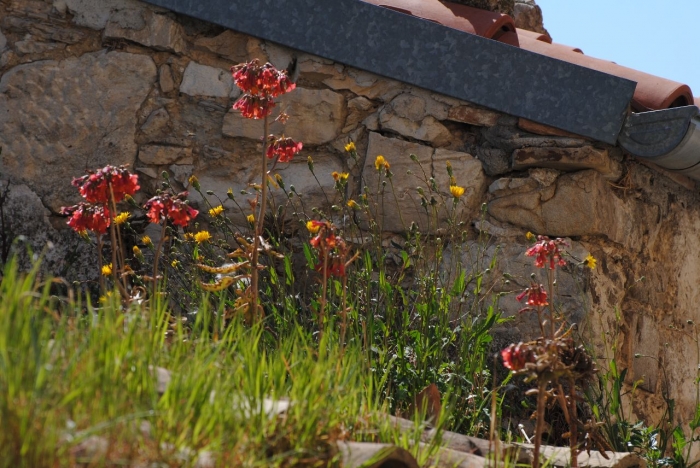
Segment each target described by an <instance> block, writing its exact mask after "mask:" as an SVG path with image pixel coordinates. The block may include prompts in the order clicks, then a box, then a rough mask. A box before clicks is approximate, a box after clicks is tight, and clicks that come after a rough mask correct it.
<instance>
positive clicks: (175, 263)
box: [170, 259, 180, 268]
mask: <svg viewBox="0 0 700 468" xmlns="http://www.w3.org/2000/svg"><path fill="white" fill-rule="evenodd" d="M170 266H171V267H173V268H177V267H179V266H180V261H179V260H177V259H176V260H173V261H172V262H170Z"/></svg>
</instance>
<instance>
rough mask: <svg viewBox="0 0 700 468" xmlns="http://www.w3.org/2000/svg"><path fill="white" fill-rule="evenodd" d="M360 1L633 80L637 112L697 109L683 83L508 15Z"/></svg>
mask: <svg viewBox="0 0 700 468" xmlns="http://www.w3.org/2000/svg"><path fill="white" fill-rule="evenodd" d="M364 1H366V2H368V3H372V4H374V5H378V6H383V7H386V8H391V9H392V10H397V11H400V12H402V13H406V14H410V15H413V16H417V17H419V18H424V19H426V20H430V21H434V22H436V23H439V24H442V25H444V26H448V27H450V28H454V29H458V30H461V31H464V32H467V33H470V34H477V35H479V36H482V37H486V38H488V39H495V40H498V41H500V42H503V43H505V44H509V45H511V46H514V47H520V48H522V49H525V50H529V51H531V52H535V53H537V54H542V55H546V56H549V57H552V58H556V59H559V60H563V61H566V62H569V63H573V64H576V65H580V66H583V67H587V68H591V69H594V70H598V71H601V72H604V73H608V74H610V75H615V76H618V77H621V78H626V79H629V80H632V81H635V82H636V83H637V88H636V90H635V93H634V98H633V100H632V108H633V110H635V111H637V112H643V111H649V110H658V109H667V108H670V107H678V106H686V105H693V104H695V105H698V106H700V98H693V95H692V92H691V90H690V87H688V86H687V85H685V84H683V83H678V82H676V81H673V80H668V79H665V78H661V77H659V76H655V75H651V74H649V73H644V72H642V71H639V70H634V69H632V68H627V67H623V66H621V65H617V64H615V63H613V62H609V61H606V60H601V59H597V58H594V57H589V56H587V55H585V54H583V52H582V51H581V49H579V48H575V47H570V46H566V45H563V44H557V43H552V39H551V37H549V36H548V35H546V34H540V33H536V32H532V31H526V30H523V29H517V30H516V28H515V23H514V21H513V19H512V18H511V17H510V16H508V15H503V14H500V13H493V12H489V11H486V10H479V9H477V8H472V7H468V6H464V5H459V4H455V3H451V2H446V1H439V0H364Z"/></svg>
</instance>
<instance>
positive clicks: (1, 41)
mask: <svg viewBox="0 0 700 468" xmlns="http://www.w3.org/2000/svg"><path fill="white" fill-rule="evenodd" d="M5 47H7V38H6V37H5V35H4V34H3V33H2V31H0V52H2V51H3V50H5Z"/></svg>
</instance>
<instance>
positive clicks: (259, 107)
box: [233, 94, 275, 119]
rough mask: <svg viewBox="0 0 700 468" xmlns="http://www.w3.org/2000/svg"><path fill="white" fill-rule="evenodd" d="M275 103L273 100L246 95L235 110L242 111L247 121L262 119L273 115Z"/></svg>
mask: <svg viewBox="0 0 700 468" xmlns="http://www.w3.org/2000/svg"><path fill="white" fill-rule="evenodd" d="M273 107H275V102H274V101H273V100H272V99H271V98H266V97H258V96H251V95H250V94H244V95H243V97H241V98H240V99H239V100H238V101H236V103H235V104H234V105H233V108H234V109H236V110H239V111H241V115H243V117H245V118H246V119H262V118H264V117H267V116H268V115H270V114H271V113H272V108H273Z"/></svg>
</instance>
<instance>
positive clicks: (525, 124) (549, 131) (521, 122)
mask: <svg viewBox="0 0 700 468" xmlns="http://www.w3.org/2000/svg"><path fill="white" fill-rule="evenodd" d="M518 127H519V128H521V129H523V130H525V131H526V132H530V133H535V134H537V135H545V136H562V137H569V138H583V139H586V137H582V136H581V135H576V134H575V133H571V132H567V131H565V130H560V129H558V128H554V127H550V126H549V125H544V124H541V123H538V122H533V121H532V120H528V119H523V118H522V117H521V118H519V119H518Z"/></svg>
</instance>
